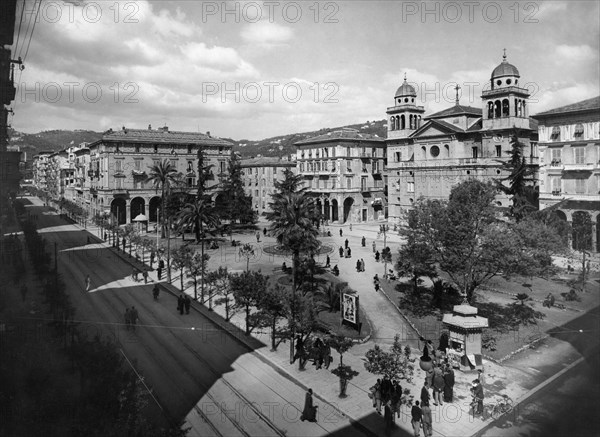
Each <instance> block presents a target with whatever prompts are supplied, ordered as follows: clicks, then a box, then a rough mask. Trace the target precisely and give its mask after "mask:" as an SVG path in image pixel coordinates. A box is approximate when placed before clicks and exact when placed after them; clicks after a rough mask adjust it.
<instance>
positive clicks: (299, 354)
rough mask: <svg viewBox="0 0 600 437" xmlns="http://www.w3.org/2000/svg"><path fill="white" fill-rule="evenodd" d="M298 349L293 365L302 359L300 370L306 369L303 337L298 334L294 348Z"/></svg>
mask: <svg viewBox="0 0 600 437" xmlns="http://www.w3.org/2000/svg"><path fill="white" fill-rule="evenodd" d="M294 347H295V349H296V353H295V354H294V358H293V360H292V364H293V363H295V362H296V360H297V359H300V368H303V367H304V364H303V361H304V341H303V340H302V336H301V335H300V334H298V336H296V345H295V346H294Z"/></svg>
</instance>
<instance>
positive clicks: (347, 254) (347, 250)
mask: <svg viewBox="0 0 600 437" xmlns="http://www.w3.org/2000/svg"><path fill="white" fill-rule="evenodd" d="M346 256H347V257H348V258H352V250H351V249H350V248H348V249H346Z"/></svg>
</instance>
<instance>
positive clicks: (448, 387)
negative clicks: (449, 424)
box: [444, 365, 454, 402]
mask: <svg viewBox="0 0 600 437" xmlns="http://www.w3.org/2000/svg"><path fill="white" fill-rule="evenodd" d="M453 391H454V370H453V369H452V366H450V365H446V369H445V371H444V402H452V398H453V397H454V393H453Z"/></svg>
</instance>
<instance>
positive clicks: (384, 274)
mask: <svg viewBox="0 0 600 437" xmlns="http://www.w3.org/2000/svg"><path fill="white" fill-rule="evenodd" d="M380 230H381V232H382V233H383V250H382V251H381V252H382V253H385V254H387V251H386V250H385V249H386V247H387V231H389V230H390V227H389V226H388V225H387V224H385V225H381V226H380ZM383 277H384V278H387V256H386V255H383Z"/></svg>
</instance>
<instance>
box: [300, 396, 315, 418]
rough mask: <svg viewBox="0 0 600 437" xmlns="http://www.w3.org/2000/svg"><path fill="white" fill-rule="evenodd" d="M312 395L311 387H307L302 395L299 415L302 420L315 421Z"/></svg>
mask: <svg viewBox="0 0 600 437" xmlns="http://www.w3.org/2000/svg"><path fill="white" fill-rule="evenodd" d="M312 395H313V391H312V388H309V389H308V391H307V392H306V395H305V396H304V409H303V410H302V415H301V416H300V420H302V421H303V422H304V421H305V420H308V421H309V422H316V421H317V407H316V406H314V405H313V397H312Z"/></svg>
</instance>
